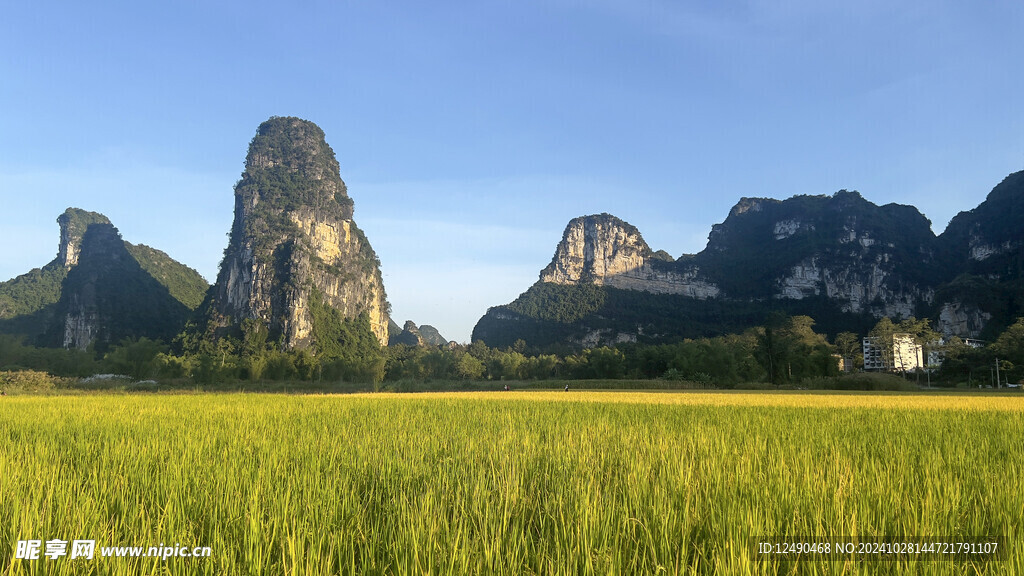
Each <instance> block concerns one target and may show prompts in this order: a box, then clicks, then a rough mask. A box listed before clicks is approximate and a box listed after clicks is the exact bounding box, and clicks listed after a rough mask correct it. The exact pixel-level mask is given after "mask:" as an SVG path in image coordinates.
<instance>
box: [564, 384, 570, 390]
mask: <svg viewBox="0 0 1024 576" xmlns="http://www.w3.org/2000/svg"><path fill="white" fill-rule="evenodd" d="M565 391H566V392H568V391H569V385H568V384H566V385H565Z"/></svg>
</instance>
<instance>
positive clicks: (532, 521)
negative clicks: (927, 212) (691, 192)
mask: <svg viewBox="0 0 1024 576" xmlns="http://www.w3.org/2000/svg"><path fill="white" fill-rule="evenodd" d="M1022 416H1024V398H1022V397H1019V396H994V395H980V394H975V395H971V394H964V395H937V394H895V393H893V394H862V393H846V394H837V393H764V392H759V393H727V392H684V393H679V392H665V393H637V392H623V393H618V392H584V391H570V392H568V393H566V392H561V391H558V392H510V393H505V392H498V393H494V392H487V393H480V392H475V393H431V394H405V395H402V394H367V395H344V396H314V395H309V396H290V395H264V394H198V395H197V394H183V395H79V396H20V397H5V398H0V568H2V570H0V574H5V575H7V574H115V575H117V574H439V575H441V574H630V575H631V574H1013V573H1024V546H1022V544H1021V538H1022V537H1024V531H1022V529H1021V521H1022V519H1024V486H1022V485H1021V480H1022V471H1024V418H1022ZM853 537H859V538H860V540H861V541H873V540H883V541H890V542H898V541H907V540H915V539H931V540H941V541H963V540H969V541H973V542H981V541H985V542H988V541H995V542H998V545H999V547H1000V548H999V551H998V553H997V555H996V559H980V558H974V559H963V558H959V559H955V560H920V559H918V560H910V559H907V558H906V557H902V558H899V559H891V560H874V559H867V557H864V556H858V555H856V554H854V555H845V556H844V555H842V554H833V555H831V556H828V557H818V558H817V559H809V558H805V559H800V560H786V559H779V558H778V557H771V556H767V555H762V554H759V553H758V543H760V542H764V541H778V542H786V541H811V540H813V541H836V540H849V539H850V538H853ZM26 540H40V541H41V543H42V544H41V549H40V552H39V559H37V560H27V559H15V556H16V555H19V550H18V549H17V543H18V542H19V541H26ZM53 540H62V541H67V542H68V543H69V544H68V554H67V555H65V556H57V557H55V558H52V559H51V558H49V557H46V556H45V552H46V548H47V541H53ZM74 540H94V541H95V551H94V557H93V558H92V559H83V558H74V559H72V558H71V555H70V550H71V547H72V543H73V541H74ZM111 546H116V547H128V546H139V547H149V546H154V547H157V546H160V547H166V548H168V549H170V548H173V547H175V546H177V547H178V548H179V549H190V550H191V548H192V547H209V549H210V555H209V556H208V557H203V558H195V557H191V558H184V557H179V556H172V557H169V558H166V559H162V558H143V557H101V548H105V547H111ZM161 549H163V548H161ZM22 551H24V550H22Z"/></svg>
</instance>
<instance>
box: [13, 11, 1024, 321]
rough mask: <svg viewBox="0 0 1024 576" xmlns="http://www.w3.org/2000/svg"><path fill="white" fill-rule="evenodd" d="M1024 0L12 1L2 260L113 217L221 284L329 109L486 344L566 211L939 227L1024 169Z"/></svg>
mask: <svg viewBox="0 0 1024 576" xmlns="http://www.w3.org/2000/svg"><path fill="white" fill-rule="evenodd" d="M1022 24H1024V4H1022V3H1020V2H1009V1H1007V2H998V1H994V2H968V1H963V2H943V1H941V0H939V1H934V0H929V1H916V0H909V1H901V2H892V1H891V0H887V1H875V0H866V1H861V0H858V1H857V2H849V1H846V2H827V1H818V0H796V1H793V2H779V1H767V0H755V1H747V2H714V1H708V2H669V1H662V0H656V1H644V0H632V1H629V0H592V1H588V2H582V1H573V0H549V1H529V0H522V1H515V2H513V1H488V0H475V1H465V2H445V1H438V2H386V1H385V2H372V1H366V2H363V1H355V2H350V1H333V2H328V1H315V0H298V1H296V2H292V3H289V4H287V5H285V4H282V3H271V2H261V1H255V2H253V1H248V2H218V1H215V0H214V1H210V0H206V1H183V2H164V3H151V2H124V3H115V2H104V1H102V0H100V1H98V2H89V3H83V2H46V1H40V2H16V1H11V0H0V279H7V278H10V277H13V276H15V275H17V274H20V273H23V272H26V271H28V270H29V269H31V268H33V267H38V266H42V265H43V264H45V263H47V262H48V261H50V260H51V259H52V258H53V257H54V256H55V254H56V251H57V241H58V234H57V225H56V223H55V219H56V217H57V216H58V215H59V214H60V213H61V212H62V211H63V210H64V209H65V208H66V207H68V206H78V207H81V208H85V209H88V210H94V211H99V212H102V213H104V214H106V215H107V216H109V217H110V219H111V220H112V221H113V222H114V224H115V225H116V226H117V227H118V228H119V229H120V231H121V233H122V235H123V236H124V238H125V239H126V240H128V241H130V242H134V243H144V244H148V245H151V246H154V247H156V248H159V249H161V250H163V251H165V252H167V253H169V254H170V255H171V256H173V257H174V258H176V259H178V260H180V261H182V262H184V263H186V264H188V265H190V266H192V267H194V268H196V269H197V270H199V272H200V273H202V274H203V275H204V276H205V277H206V278H207V279H208V280H211V281H212V280H213V279H214V277H215V276H216V271H217V265H218V262H219V260H220V257H221V254H222V251H223V249H224V247H225V246H226V245H227V236H226V234H227V232H228V229H229V227H230V223H231V218H232V212H231V211H232V206H233V203H232V202H233V199H232V193H233V192H232V187H233V186H234V183H235V182H236V181H237V180H238V178H239V176H240V174H241V171H242V167H243V161H244V158H245V153H246V148H247V146H248V143H249V140H250V139H251V138H252V136H253V135H254V134H255V131H256V127H257V126H258V125H259V124H260V122H262V121H263V120H266V119H267V118H268V117H269V116H272V115H280V116H299V117H302V118H306V119H309V120H312V121H314V122H316V123H317V124H319V125H320V127H321V128H323V129H324V131H325V133H326V134H327V140H328V142H329V143H330V144H331V146H332V147H333V148H334V150H335V152H336V153H337V156H338V160H339V162H340V164H341V171H342V178H344V179H345V181H346V183H347V184H348V186H349V193H350V195H351V196H352V198H353V199H354V200H355V208H356V212H355V220H356V222H357V223H358V224H359V225H360V227H362V228H363V229H364V230H365V231H366V233H367V236H368V237H369V239H370V242H371V244H372V245H373V246H374V248H375V249H376V250H377V252H378V254H379V256H380V259H381V261H382V264H383V272H384V282H385V286H386V288H387V291H388V294H389V298H390V300H391V303H392V307H393V310H394V317H395V319H396V320H397V321H398V322H399V324H401V323H402V322H403V321H404V320H406V319H412V320H413V321H415V322H417V323H419V324H432V325H434V326H436V327H437V328H439V329H440V331H441V333H442V334H444V335H445V336H446V337H448V338H450V339H455V340H459V341H467V340H468V339H469V336H470V332H471V330H472V327H473V325H474V324H475V322H476V320H477V319H478V318H479V317H480V316H481V315H482V314H483V313H484V311H485V310H486V308H487V307H488V306H493V305H497V304H503V303H507V302H509V301H510V300H512V299H513V298H515V297H516V296H517V295H518V294H519V293H520V292H522V291H524V290H525V289H526V288H527V287H528V286H529V285H530V284H532V283H533V282H534V281H536V278H537V273H538V272H539V271H540V269H541V268H543V267H544V266H545V265H546V264H547V263H548V261H549V260H550V258H551V256H552V254H553V253H554V249H555V245H556V244H557V242H558V240H559V239H560V238H561V234H562V229H563V227H564V226H565V224H566V222H568V220H570V219H571V218H573V217H576V216H580V215H584V214H591V213H598V212H610V213H612V214H615V215H617V216H619V217H620V218H623V219H625V220H627V221H629V222H630V223H632V224H634V225H636V226H637V227H638V228H639V229H640V230H641V231H642V232H643V234H644V237H645V238H646V240H647V241H648V243H649V244H650V245H651V246H652V248H654V249H665V250H667V251H668V252H670V253H671V254H673V255H676V256H678V255H679V254H682V253H693V252H697V251H700V250H701V249H702V248H703V247H704V245H705V243H706V240H707V235H708V232H709V231H710V229H711V226H712V224H714V223H716V222H721V221H722V220H723V219H724V218H725V216H726V215H727V213H728V210H729V208H730V207H731V206H732V205H733V204H734V203H735V202H736V201H737V200H738V199H739V198H740V197H742V196H764V197H771V198H788V197H790V196H792V195H795V194H831V193H832V192H835V191H836V190H839V189H843V188H845V189H851V190H854V189H855V190H859V191H860V192H861V193H862V194H863V195H864V196H865V197H866V198H867V199H869V200H871V201H873V202H876V203H879V204H885V203H889V202H897V203H905V204H913V205H915V206H917V207H918V208H919V209H921V211H922V212H923V213H924V214H925V215H926V216H927V217H929V218H930V219H931V221H932V227H933V230H934V231H935V232H936V233H939V232H941V231H942V229H944V228H945V226H946V223H947V222H948V221H949V219H950V218H951V217H952V216H954V215H955V214H956V213H957V212H958V211H960V210H968V209H970V208H973V207H974V206H976V205H977V204H978V203H979V202H981V201H982V200H983V199H984V197H985V195H986V194H987V193H988V192H989V190H991V188H992V187H993V186H995V184H997V183H998V182H999V181H1000V180H1001V179H1002V178H1003V177H1004V176H1006V175H1007V174H1008V173H1010V172H1014V171H1017V170H1021V169H1024V98H1021V94H1022V93H1024V74H1021V71H1020V57H1021V55H1024V40H1022V38H1024V35H1022V34H1021V33H1020V32H1021V30H1022V29H1024V26H1022Z"/></svg>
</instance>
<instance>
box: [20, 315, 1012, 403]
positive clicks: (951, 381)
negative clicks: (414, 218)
mask: <svg viewBox="0 0 1024 576" xmlns="http://www.w3.org/2000/svg"><path fill="white" fill-rule="evenodd" d="M359 322H360V319H356V320H350V321H344V322H339V323H334V324H333V325H334V326H336V327H337V329H336V330H335V331H334V332H332V333H330V334H318V337H319V338H321V339H324V340H326V341H329V342H330V345H328V346H321V347H320V349H319V350H317V349H308V348H307V349H297V350H283V349H281V348H280V347H279V346H277V345H275V344H273V343H268V342H267V334H266V331H265V329H261V328H260V326H259V325H258V324H256V323H253V324H247V325H246V326H244V327H243V330H242V337H241V338H221V339H220V340H217V341H204V342H203V343H202V344H201V345H199V346H195V347H193V348H192V349H191V350H190V351H187V352H185V351H182V350H181V349H178V350H175V349H174V346H172V345H168V344H166V343H163V342H160V341H156V340H150V339H147V338H140V339H135V340H124V341H122V342H121V343H119V344H118V345H115V346H112V347H110V348H108V349H106V350H105V351H102V352H100V351H97V350H95V349H93V350H86V351H79V350H64V349H54V348H38V347H34V346H30V345H27V344H25V343H24V342H23V341H21V340H19V339H18V338H16V337H13V336H0V371H16V370H38V371H44V372H47V373H50V374H53V375H55V376H61V377H85V376H90V375H93V374H98V373H115V374H125V375H128V376H131V377H132V378H134V379H136V380H143V379H163V380H188V381H191V382H195V383H197V384H211V383H215V382H237V383H239V385H241V386H244V385H245V383H246V382H264V381H309V382H342V381H344V382H364V383H380V382H386V381H427V380H443V381H515V380H549V379H561V380H587V379H604V380H614V379H624V378H628V379H662V380H678V381H688V382H691V383H696V384H700V385H706V386H714V387H726V388H727V387H732V386H736V385H739V384H742V383H748V382H762V383H768V384H771V385H775V386H783V385H799V384H800V383H801V382H805V381H807V380H809V379H815V378H832V377H835V376H837V375H838V374H839V359H840V358H843V359H844V360H845V361H846V362H853V364H854V369H855V370H856V369H859V368H861V367H862V365H863V363H862V356H861V338H860V336H859V335H856V334H853V333H850V332H844V333H840V334H838V335H837V336H836V337H835V338H834V339H833V340H832V341H831V342H830V341H829V340H828V339H827V338H826V337H825V336H824V335H823V334H820V333H817V332H815V331H814V320H813V319H812V318H810V317H808V316H782V315H777V316H775V317H771V318H769V319H768V321H767V322H765V324H764V325H763V326H758V327H755V328H750V329H748V330H745V331H744V332H742V333H739V334H730V335H726V336H718V337H713V338H696V339H686V340H683V341H680V342H677V343H673V344H657V345H651V344H638V343H630V342H627V343H622V344H618V345H616V346H601V347H596V348H590V349H585V350H575V351H565V350H563V351H542V350H529V349H528V348H527V345H526V343H525V342H523V341H518V342H516V343H515V344H513V345H512V346H509V347H505V348H492V347H489V346H487V345H486V344H484V343H483V342H481V341H476V342H473V343H472V344H468V345H450V346H447V345H446V346H438V347H430V346H425V347H424V346H419V347H416V346H413V347H410V346H405V345H398V346H392V347H387V348H381V347H379V346H378V345H377V344H376V341H368V340H367V339H366V338H364V337H363V336H364V335H365V332H366V330H365V329H364V328H365V327H363V326H361V325H360V324H359ZM893 334H909V335H910V336H911V337H912V338H913V340H914V342H916V343H918V344H920V345H922V346H923V347H924V349H925V354H927V352H928V351H935V350H937V348H936V347H937V346H939V345H938V342H939V335H938V334H937V333H936V332H935V331H934V330H933V329H932V328H931V327H930V325H929V323H928V321H927V320H918V319H915V318H911V319H906V320H902V321H899V322H893V321H892V320H890V319H888V318H883V319H882V320H880V321H879V322H878V323H877V324H876V326H875V327H874V328H873V329H872V330H871V331H870V332H869V334H868V336H873V337H878V338H880V339H881V340H882V341H883V342H884V341H886V339H887V338H888V339H890V340H889V341H891V338H892V335H893ZM179 344H180V343H179ZM887 348H888V347H885V346H883V347H882V349H883V350H886V349H887ZM938 351H939V352H940V353H941V354H942V355H943V356H944V362H943V364H942V366H941V368H940V369H938V370H937V371H935V372H934V373H932V374H929V379H930V380H931V381H932V382H933V383H935V384H938V385H957V384H968V385H972V386H974V385H986V384H989V383H990V382H991V381H992V374H990V372H994V367H995V365H996V359H998V362H999V367H1000V376H1001V381H1003V382H1010V383H1015V382H1018V381H1020V380H1021V379H1022V378H1024V318H1020V319H1018V320H1017V322H1016V323H1015V324H1013V325H1011V326H1010V327H1009V328H1008V329H1007V330H1006V331H1005V332H1004V333H1003V334H1002V335H1000V336H999V338H998V339H997V340H995V341H993V342H991V343H989V344H988V345H987V346H984V347H982V348H971V347H968V346H966V345H965V344H964V343H963V341H962V340H959V339H951V340H948V341H946V342H945V343H944V344H942V345H941V350H938ZM889 353H890V354H892V351H891V350H890V351H889Z"/></svg>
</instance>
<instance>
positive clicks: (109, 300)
mask: <svg viewBox="0 0 1024 576" xmlns="http://www.w3.org/2000/svg"><path fill="white" fill-rule="evenodd" d="M57 223H58V224H60V244H59V246H58V249H57V256H56V258H54V259H53V260H51V261H50V262H49V263H48V264H46V265H45V266H43V267H41V268H35V269H33V270H31V271H29V272H27V273H25V274H22V275H20V276H18V277H16V278H13V279H11V280H9V281H7V282H0V333H7V334H17V335H20V336H25V337H27V338H28V339H29V341H32V342H37V343H40V344H43V345H49V346H62V345H63V346H66V347H70V348H82V349H84V348H87V347H88V346H90V345H92V344H93V343H95V344H97V345H107V344H111V343H116V342H118V341H120V340H122V339H124V338H141V337H146V338H151V339H161V340H164V341H170V340H171V338H173V337H174V336H175V335H176V334H177V333H178V332H179V331H180V330H181V329H182V328H183V327H184V324H185V320H186V318H187V316H188V315H189V313H190V311H191V310H193V309H195V308H196V307H197V306H198V305H199V303H200V302H201V301H202V298H203V294H205V292H206V290H207V289H208V288H209V284H207V282H206V280H205V279H203V277H202V276H200V275H199V273H198V272H196V271H195V270H193V269H192V268H189V267H188V266H185V265H184V264H181V263H180V262H176V261H175V260H174V259H172V258H171V257H170V256H168V255H167V254H165V253H163V252H161V251H159V250H156V249H154V248H150V247H149V246H145V245H142V244H138V245H135V244H130V243H128V242H125V241H124V240H122V239H121V236H120V234H119V233H118V231H117V228H114V226H113V224H111V223H110V220H109V219H108V218H107V217H106V216H104V215H103V214H99V213H97V212H89V211H86V210H82V209H80V208H68V209H67V210H65V211H64V213H63V214H61V215H60V216H59V217H58V218H57Z"/></svg>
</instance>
